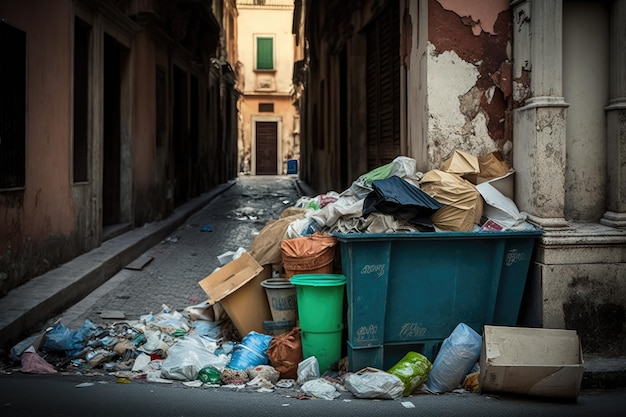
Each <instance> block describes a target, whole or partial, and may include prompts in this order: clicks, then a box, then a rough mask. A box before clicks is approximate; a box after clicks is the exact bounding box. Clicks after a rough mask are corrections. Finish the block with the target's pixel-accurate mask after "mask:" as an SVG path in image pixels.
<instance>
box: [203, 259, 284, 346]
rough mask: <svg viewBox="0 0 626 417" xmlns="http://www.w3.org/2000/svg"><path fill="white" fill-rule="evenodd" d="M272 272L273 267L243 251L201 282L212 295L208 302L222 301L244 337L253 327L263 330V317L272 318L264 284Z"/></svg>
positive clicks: (259, 330) (261, 331) (260, 331)
mask: <svg viewBox="0 0 626 417" xmlns="http://www.w3.org/2000/svg"><path fill="white" fill-rule="evenodd" d="M270 274H271V269H270V268H264V267H262V266H261V265H259V263H258V262H257V261H256V260H254V258H253V257H252V256H250V254H249V253H247V252H244V253H242V254H241V256H240V257H239V258H237V259H235V260H232V261H230V262H229V263H227V264H226V265H224V266H223V267H221V268H219V269H218V270H217V271H215V272H213V273H212V274H211V275H209V276H208V277H206V278H204V279H203V280H201V281H200V282H198V284H200V287H202V289H203V290H204V292H205V293H206V295H207V296H208V297H209V299H208V302H209V303H210V304H215V303H217V302H219V303H220V304H221V305H222V307H224V310H226V314H228V317H230V319H231V320H232V321H233V324H234V325H235V327H236V328H237V330H238V331H239V334H240V335H241V337H245V336H246V335H247V334H248V333H250V332H251V331H253V330H254V331H255V332H257V333H263V321H265V320H271V318H272V315H271V312H270V307H269V303H268V301H267V295H266V294H265V288H263V287H262V286H261V282H262V281H263V280H265V279H267V278H269V275H270Z"/></svg>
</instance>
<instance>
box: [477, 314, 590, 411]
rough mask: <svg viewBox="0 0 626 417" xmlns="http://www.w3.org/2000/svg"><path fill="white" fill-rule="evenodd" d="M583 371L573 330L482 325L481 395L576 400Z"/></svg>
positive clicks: (579, 348)
mask: <svg viewBox="0 0 626 417" xmlns="http://www.w3.org/2000/svg"><path fill="white" fill-rule="evenodd" d="M583 372H584V367H583V358H582V349H581V345H580V339H579V338H578V335H577V333H576V331H575V330H560V329H535V328H524V327H504V326H487V325H486V326H484V332H483V344H482V350H481V354H480V375H479V384H480V391H481V393H486V392H504V393H512V394H523V395H530V396H539V397H551V398H558V399H562V400H573V401H576V399H577V398H578V392H579V390H580V384H581V381H582V377H583Z"/></svg>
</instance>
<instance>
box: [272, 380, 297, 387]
mask: <svg viewBox="0 0 626 417" xmlns="http://www.w3.org/2000/svg"><path fill="white" fill-rule="evenodd" d="M295 383H296V381H294V380H293V379H281V380H280V381H278V382H277V383H276V386H277V387H279V388H291V387H293V385H294V384H295Z"/></svg>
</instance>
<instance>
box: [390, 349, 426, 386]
mask: <svg viewBox="0 0 626 417" xmlns="http://www.w3.org/2000/svg"><path fill="white" fill-rule="evenodd" d="M431 368H432V364H431V363H430V361H429V360H428V358H427V357H426V356H424V355H422V354H421V353H417V352H408V353H407V354H406V355H404V357H403V358H402V359H400V361H399V362H398V363H396V364H395V365H394V366H392V367H391V369H389V371H388V372H389V373H390V374H392V375H395V376H397V377H398V378H399V379H400V380H401V381H402V383H403V384H404V390H403V395H404V396H405V397H406V396H408V395H411V393H412V392H413V391H415V389H417V388H418V387H419V386H420V385H422V384H423V383H424V381H426V378H428V373H429V372H430V370H431Z"/></svg>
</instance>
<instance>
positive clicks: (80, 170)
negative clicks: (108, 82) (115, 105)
mask: <svg viewBox="0 0 626 417" xmlns="http://www.w3.org/2000/svg"><path fill="white" fill-rule="evenodd" d="M90 37H91V28H90V27H89V26H88V25H87V24H86V23H84V22H83V21H81V20H80V19H75V21H74V144H73V155H74V161H73V163H74V170H73V171H74V182H75V183H77V182H86V181H89V44H90Z"/></svg>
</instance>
